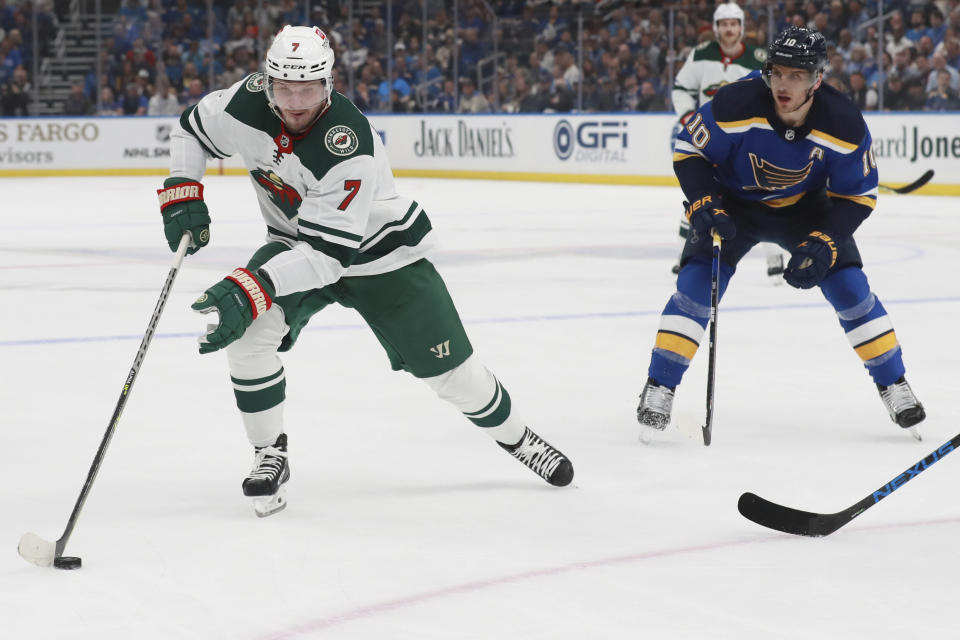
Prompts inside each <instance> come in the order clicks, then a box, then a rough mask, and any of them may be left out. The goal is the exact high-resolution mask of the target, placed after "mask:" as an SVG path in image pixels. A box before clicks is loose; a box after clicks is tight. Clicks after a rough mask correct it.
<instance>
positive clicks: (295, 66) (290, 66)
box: [283, 64, 307, 69]
mask: <svg viewBox="0 0 960 640" xmlns="http://www.w3.org/2000/svg"><path fill="white" fill-rule="evenodd" d="M283 68H284V69H306V68H307V65H305V64H285V65H283Z"/></svg>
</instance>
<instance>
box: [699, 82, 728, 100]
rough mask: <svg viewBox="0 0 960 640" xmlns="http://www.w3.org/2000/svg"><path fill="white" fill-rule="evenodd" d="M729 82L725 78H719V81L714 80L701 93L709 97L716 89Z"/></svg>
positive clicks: (718, 89) (714, 93)
mask: <svg viewBox="0 0 960 640" xmlns="http://www.w3.org/2000/svg"><path fill="white" fill-rule="evenodd" d="M728 84H730V83H729V82H727V81H726V80H721V81H720V82H714V83H713V84H712V85H710V86H709V87H707V88H706V89H704V90H703V95H705V96H710V97H711V98H712V97H713V96H714V95H716V93H717V91H720V87H723V86H725V85H728Z"/></svg>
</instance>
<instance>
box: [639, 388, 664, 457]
mask: <svg viewBox="0 0 960 640" xmlns="http://www.w3.org/2000/svg"><path fill="white" fill-rule="evenodd" d="M672 411H673V389H671V388H670V387H666V386H664V385H662V384H658V383H657V381H656V380H654V379H653V378H647V383H646V384H645V385H643V391H641V392H640V405H639V406H638V407H637V422H639V423H640V424H641V425H643V429H641V430H640V440H641V441H642V442H643V443H644V444H650V441H651V439H652V438H653V433H654V432H655V431H663V430H664V429H666V428H667V425H668V424H670V413H671V412H672Z"/></svg>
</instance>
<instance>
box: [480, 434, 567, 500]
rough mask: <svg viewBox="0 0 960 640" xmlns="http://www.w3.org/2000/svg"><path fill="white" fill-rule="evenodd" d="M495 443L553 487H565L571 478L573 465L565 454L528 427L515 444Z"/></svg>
mask: <svg viewBox="0 0 960 640" xmlns="http://www.w3.org/2000/svg"><path fill="white" fill-rule="evenodd" d="M497 444H499V445H500V446H501V447H503V449H504V450H506V451H507V452H508V453H509V454H510V455H512V456H513V457H514V458H516V459H517V460H519V461H520V462H522V463H523V464H525V465H526V466H527V467H528V468H530V469H531V470H533V472H534V473H536V474H537V475H538V476H540V477H541V478H543V479H544V480H546V481H547V482H549V483H550V484H552V485H553V486H555V487H565V486H567V485H568V484H570V482H571V481H572V480H573V465H572V464H570V460H568V459H567V456H565V455H563V454H562V453H560V452H559V451H557V450H556V449H554V448H553V447H552V446H550V443H549V442H547V441H546V440H544V439H543V438H541V437H540V436H538V435H537V434H535V433H534V432H533V431H531V430H530V428H529V427H527V428H526V430H524V432H523V437H522V438H520V442H518V443H517V444H514V445H509V444H503V443H502V442H498V443H497Z"/></svg>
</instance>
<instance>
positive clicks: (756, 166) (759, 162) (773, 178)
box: [743, 153, 813, 191]
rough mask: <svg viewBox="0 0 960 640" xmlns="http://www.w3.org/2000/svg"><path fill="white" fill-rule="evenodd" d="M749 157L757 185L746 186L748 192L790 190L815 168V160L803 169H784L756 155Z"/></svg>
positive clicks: (751, 154)
mask: <svg viewBox="0 0 960 640" xmlns="http://www.w3.org/2000/svg"><path fill="white" fill-rule="evenodd" d="M749 156H750V166H751V167H752V168H753V179H754V180H755V181H756V183H757V184H756V186H744V187H743V188H744V189H745V190H747V191H751V190H753V191H755V190H757V189H763V190H764V191H779V190H780V189H789V188H790V187H793V186H796V185H798V184H800V183H801V182H803V181H804V180H806V179H807V176H809V175H810V170H811V169H812V168H813V160H810V162H808V163H807V165H806V166H805V167H804V168H802V169H784V168H783V167H778V166H777V165H775V164H773V163H771V162H768V161H767V160H764V159H763V158H758V157H757V155H756V154H755V153H750V154H749Z"/></svg>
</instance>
